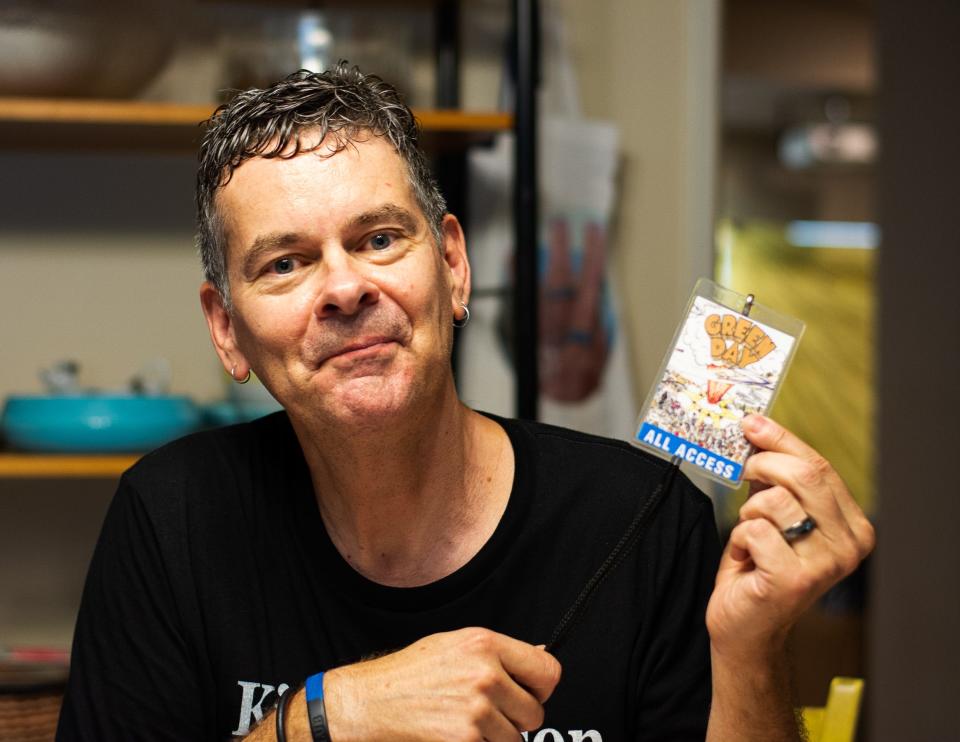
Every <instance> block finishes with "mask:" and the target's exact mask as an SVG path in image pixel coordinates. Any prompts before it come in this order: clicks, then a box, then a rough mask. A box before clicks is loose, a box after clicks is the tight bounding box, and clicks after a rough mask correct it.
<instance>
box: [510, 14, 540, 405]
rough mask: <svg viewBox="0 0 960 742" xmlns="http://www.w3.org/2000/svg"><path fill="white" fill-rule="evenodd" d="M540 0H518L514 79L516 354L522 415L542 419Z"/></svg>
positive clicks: (518, 391)
mask: <svg viewBox="0 0 960 742" xmlns="http://www.w3.org/2000/svg"><path fill="white" fill-rule="evenodd" d="M539 11H540V8H539V3H538V1H537V0H513V60H514V63H515V80H514V119H513V127H514V133H515V143H514V171H513V172H514V177H513V219H514V260H515V266H514V302H513V311H514V317H513V321H514V335H513V337H514V343H515V347H514V358H515V359H516V373H517V385H516V393H517V397H516V399H517V416H518V417H521V418H524V419H527V420H536V419H537V412H538V410H537V408H538V402H539V370H538V365H537V350H538V328H539V323H538V314H539V312H538V309H539V306H538V298H539V292H538V290H537V285H538V276H537V238H538V229H537V227H538V224H539V204H538V200H537V97H536V93H537V83H538V80H539V56H540V43H539V36H540V33H539V32H540V12H539Z"/></svg>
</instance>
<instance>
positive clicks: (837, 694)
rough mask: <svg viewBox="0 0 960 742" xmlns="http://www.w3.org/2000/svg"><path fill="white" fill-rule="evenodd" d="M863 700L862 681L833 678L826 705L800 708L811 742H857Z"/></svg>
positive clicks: (858, 679)
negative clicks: (858, 722)
mask: <svg viewBox="0 0 960 742" xmlns="http://www.w3.org/2000/svg"><path fill="white" fill-rule="evenodd" d="M862 697H863V680H861V679H860V678H834V679H833V680H832V681H831V683H830V693H829V695H828V696H827V705H826V706H822V707H821V706H804V707H803V709H801V711H802V713H803V724H804V726H806V728H807V734H808V735H809V739H810V742H854V738H855V737H856V734H857V718H858V717H859V715H860V700H861V698H862Z"/></svg>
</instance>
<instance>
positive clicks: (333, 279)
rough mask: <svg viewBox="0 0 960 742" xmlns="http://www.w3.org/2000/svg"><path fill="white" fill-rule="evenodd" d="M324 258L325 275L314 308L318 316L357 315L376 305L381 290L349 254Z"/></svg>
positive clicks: (338, 252) (338, 254)
mask: <svg viewBox="0 0 960 742" xmlns="http://www.w3.org/2000/svg"><path fill="white" fill-rule="evenodd" d="M325 257H326V262H327V270H326V275H325V276H324V278H323V285H322V286H321V288H320V293H319V294H318V295H317V300H316V305H315V308H314V311H315V312H316V314H317V317H320V318H324V317H333V316H336V315H341V314H346V315H351V314H356V313H357V312H359V311H360V310H361V309H363V307H366V306H370V305H372V304H376V302H377V301H378V300H379V298H380V289H379V288H378V287H377V285H376V284H375V283H373V282H372V281H371V280H370V279H369V278H367V277H366V275H365V274H364V272H363V266H361V265H357V264H356V261H355V259H354V258H353V257H352V256H350V254H349V253H346V252H341V251H335V252H334V253H333V254H332V255H329V256H325Z"/></svg>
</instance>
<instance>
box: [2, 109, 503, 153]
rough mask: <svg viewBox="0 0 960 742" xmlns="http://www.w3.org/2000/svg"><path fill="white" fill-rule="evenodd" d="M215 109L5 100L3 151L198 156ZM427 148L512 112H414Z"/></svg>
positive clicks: (472, 136)
mask: <svg viewBox="0 0 960 742" xmlns="http://www.w3.org/2000/svg"><path fill="white" fill-rule="evenodd" d="M213 110H214V106H212V105H206V104H197V103H168V102H156V101H139V100H133V101H129V100H83V99H71V98H60V99H57V98H6V97H0V148H2V149H7V150H19V149H24V148H30V149H64V148H67V149H70V150H87V151H97V152H110V151H120V150H128V149H137V150H143V151H153V152H164V151H168V152H181V153H190V154H192V153H194V152H196V147H197V143H198V140H199V137H200V132H201V130H200V126H199V122H201V121H204V120H206V119H207V118H208V117H209V116H210V115H211V114H212V113H213ZM414 113H415V114H416V116H417V119H418V120H419V121H420V124H421V126H422V127H423V132H424V138H425V143H426V145H427V146H428V147H429V146H432V147H434V148H435V147H438V146H446V147H447V148H451V147H464V146H468V145H470V144H475V143H479V142H483V141H488V140H489V139H490V137H491V136H492V135H493V134H495V133H496V132H501V131H509V130H510V129H511V128H512V126H513V117H512V116H511V115H510V114H508V113H499V112H473V111H461V110H456V109H415V111H414Z"/></svg>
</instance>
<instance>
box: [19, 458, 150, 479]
mask: <svg viewBox="0 0 960 742" xmlns="http://www.w3.org/2000/svg"><path fill="white" fill-rule="evenodd" d="M139 458H140V455H139V454H124V455H97V454H91V455H52V454H32V453H22V454H21V453H2V454H0V479H11V478H17V479H58V478H61V477H70V478H73V477H84V478H90V479H114V478H116V477H119V476H120V475H121V474H123V472H125V471H126V470H127V469H129V468H130V467H131V466H133V465H134V464H135V463H136V461H137V459H139Z"/></svg>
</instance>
